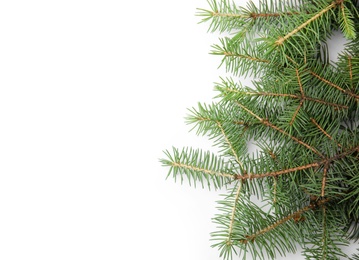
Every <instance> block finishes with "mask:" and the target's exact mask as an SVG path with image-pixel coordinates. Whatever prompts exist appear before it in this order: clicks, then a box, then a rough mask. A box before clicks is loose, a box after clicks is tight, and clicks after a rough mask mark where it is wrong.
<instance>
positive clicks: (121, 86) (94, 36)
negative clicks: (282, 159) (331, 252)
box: [0, 0, 302, 260]
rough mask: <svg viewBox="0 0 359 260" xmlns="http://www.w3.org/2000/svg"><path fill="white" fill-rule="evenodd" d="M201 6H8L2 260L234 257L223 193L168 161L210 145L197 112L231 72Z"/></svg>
mask: <svg viewBox="0 0 359 260" xmlns="http://www.w3.org/2000/svg"><path fill="white" fill-rule="evenodd" d="M197 7H205V8H206V7H207V3H206V1H205V0H197V1H193V0H183V1H180V2H178V1H177V2H171V1H164V0H154V1H143V0H139V1H110V0H102V1H99V0H97V1H94V0H87V1H82V0H71V1H69V0H63V1H48V0H47V1H38V0H37V1H16V0H14V1H2V2H1V4H0V35H1V41H0V259H4V260H10V259H37V260H41V259H69V260H70V259H76V260H78V259H86V260H90V259H108V260H110V259H120V260H125V259H126V260H142V259H156V260H168V259H171V260H184V259H186V260H217V259H220V258H219V256H218V252H217V250H216V249H212V248H211V247H210V245H211V242H210V241H209V239H210V236H209V233H210V232H211V231H213V230H214V225H213V224H212V223H211V218H212V217H213V216H214V214H215V212H216V211H215V201H216V200H217V199H218V198H219V197H218V192H215V191H212V192H209V191H208V190H202V189H194V188H190V187H188V186H187V185H182V186H181V185H180V184H179V183H174V181H173V180H172V179H168V180H165V177H166V174H167V169H166V168H163V167H161V165H160V163H159V158H161V157H162V156H163V155H162V150H164V149H170V148H171V147H172V145H173V146H176V147H183V146H193V147H202V148H210V143H209V142H207V141H206V140H205V139H203V138H200V137H196V136H195V134H194V133H188V131H189V129H190V127H189V126H186V125H185V124H184V120H183V118H184V116H185V115H186V113H187V111H186V109H187V108H190V107H192V106H196V103H197V102H198V101H211V98H212V96H213V95H214V92H213V91H212V89H213V82H215V81H217V80H218V79H219V76H220V75H221V74H222V75H223V70H222V71H221V70H217V66H218V65H219V58H218V57H214V56H211V55H208V52H209V51H210V45H211V44H213V43H216V42H217V36H216V35H210V34H208V33H207V32H206V30H207V25H203V24H201V25H197V23H198V22H199V20H200V19H199V18H198V17H195V12H196V8H197ZM291 259H302V257H300V256H297V257H292V256H291Z"/></svg>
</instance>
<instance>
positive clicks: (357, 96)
mask: <svg viewBox="0 0 359 260" xmlns="http://www.w3.org/2000/svg"><path fill="white" fill-rule="evenodd" d="M310 74H312V75H313V76H314V77H316V78H317V79H319V80H320V81H322V82H324V83H326V84H327V85H329V86H331V87H333V88H336V89H337V90H339V91H341V92H343V93H345V94H347V95H349V96H351V97H353V98H355V99H356V100H358V99H359V95H357V94H355V93H353V92H352V91H349V90H346V89H343V88H342V87H340V86H338V85H337V84H334V83H333V82H331V81H329V80H327V79H325V78H323V77H321V76H319V75H318V74H316V73H315V72H314V71H311V72H310Z"/></svg>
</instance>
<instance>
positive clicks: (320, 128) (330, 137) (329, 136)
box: [310, 118, 342, 147]
mask: <svg viewBox="0 0 359 260" xmlns="http://www.w3.org/2000/svg"><path fill="white" fill-rule="evenodd" d="M310 120H311V121H312V123H313V124H314V125H315V126H316V127H317V128H318V129H319V130H320V131H321V132H322V133H323V134H324V135H325V136H326V137H328V138H329V140H333V137H332V136H331V135H330V134H328V133H327V132H326V131H325V130H324V129H323V127H321V126H320V125H319V124H318V122H317V121H316V120H315V119H314V118H311V119H310ZM335 142H336V144H337V145H338V146H339V147H342V145H341V144H340V143H338V142H337V141H335Z"/></svg>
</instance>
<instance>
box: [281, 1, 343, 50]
mask: <svg viewBox="0 0 359 260" xmlns="http://www.w3.org/2000/svg"><path fill="white" fill-rule="evenodd" d="M336 6H337V3H335V2H333V3H332V4H330V5H329V6H327V7H326V8H325V9H323V10H321V11H320V12H318V13H317V14H316V15H314V16H313V17H312V18H310V19H308V20H307V21H305V22H304V23H302V24H301V25H300V26H298V27H297V28H295V29H294V30H293V31H291V32H289V33H288V34H286V35H285V36H283V37H280V38H279V39H278V40H277V41H275V44H276V45H277V46H279V45H283V43H284V42H285V41H286V40H288V39H289V38H291V37H292V36H293V35H295V34H296V33H298V32H299V31H301V30H302V29H304V28H305V27H307V26H308V25H309V24H310V23H312V22H313V21H315V20H317V19H318V18H319V17H321V16H323V15H324V14H325V13H327V12H328V11H330V10H331V9H333V8H334V7H336Z"/></svg>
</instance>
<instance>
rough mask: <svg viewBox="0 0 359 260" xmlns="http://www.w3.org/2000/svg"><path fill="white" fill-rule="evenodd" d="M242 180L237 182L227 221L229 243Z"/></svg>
mask: <svg viewBox="0 0 359 260" xmlns="http://www.w3.org/2000/svg"><path fill="white" fill-rule="evenodd" d="M242 183H243V182H241V181H240V182H238V188H237V192H236V196H235V199H234V203H233V207H232V212H231V218H230V221H229V229H228V243H231V240H232V234H233V227H234V223H235V214H236V210H237V204H238V200H239V197H240V194H241V191H242V185H243V184H242Z"/></svg>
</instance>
